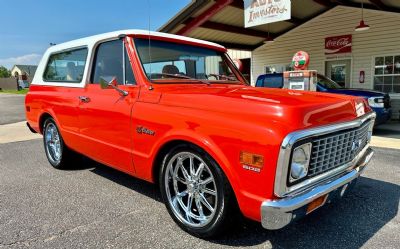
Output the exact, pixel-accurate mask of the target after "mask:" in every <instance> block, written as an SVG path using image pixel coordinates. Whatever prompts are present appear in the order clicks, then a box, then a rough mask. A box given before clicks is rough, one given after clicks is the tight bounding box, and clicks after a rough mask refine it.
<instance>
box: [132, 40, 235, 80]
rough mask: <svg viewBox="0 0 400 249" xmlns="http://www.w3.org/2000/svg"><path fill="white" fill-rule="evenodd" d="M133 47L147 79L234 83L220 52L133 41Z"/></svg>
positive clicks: (232, 75) (159, 42)
mask: <svg viewBox="0 0 400 249" xmlns="http://www.w3.org/2000/svg"><path fill="white" fill-rule="evenodd" d="M135 45H136V49H137V51H138V54H139V57H140V60H141V62H142V65H143V68H144V71H145V73H146V75H147V77H148V78H149V79H152V80H160V81H159V82H161V80H163V79H171V78H173V79H174V80H176V81H177V82H178V81H184V82H188V81H187V80H185V79H186V78H188V79H190V78H191V79H202V80H211V81H220V82H222V81H237V78H236V76H235V74H234V73H233V72H232V70H231V68H230V67H229V65H230V64H229V62H228V59H227V58H226V56H225V54H224V53H223V52H219V51H215V50H212V49H207V48H202V47H198V46H191V45H186V44H179V43H173V42H166V41H158V40H151V42H150V43H149V40H147V39H135ZM149 48H151V49H149Z"/></svg>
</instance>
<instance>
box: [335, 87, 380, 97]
mask: <svg viewBox="0 0 400 249" xmlns="http://www.w3.org/2000/svg"><path fill="white" fill-rule="evenodd" d="M327 91H328V92H330V93H338V94H347V95H352V96H359V97H364V98H369V97H383V96H385V95H386V93H383V92H379V91H374V90H366V89H357V88H345V89H328V90H327Z"/></svg>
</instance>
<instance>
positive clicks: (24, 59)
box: [0, 54, 42, 69]
mask: <svg viewBox="0 0 400 249" xmlns="http://www.w3.org/2000/svg"><path fill="white" fill-rule="evenodd" d="M40 58H42V56H41V55H40V54H26V55H22V56H18V57H10V58H6V59H0V66H5V67H6V68H8V69H11V68H12V67H13V66H14V65H15V64H25V65H37V64H38V63H39V61H40Z"/></svg>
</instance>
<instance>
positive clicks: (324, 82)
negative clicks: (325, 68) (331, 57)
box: [318, 74, 343, 89]
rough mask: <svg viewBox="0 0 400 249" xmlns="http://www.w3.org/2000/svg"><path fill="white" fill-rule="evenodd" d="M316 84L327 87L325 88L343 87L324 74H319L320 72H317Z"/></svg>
mask: <svg viewBox="0 0 400 249" xmlns="http://www.w3.org/2000/svg"><path fill="white" fill-rule="evenodd" d="M318 84H320V85H321V86H323V87H324V88H327V89H340V88H343V87H341V86H340V85H339V84H338V83H336V82H335V81H333V80H331V79H329V78H328V77H326V76H323V75H320V74H318Z"/></svg>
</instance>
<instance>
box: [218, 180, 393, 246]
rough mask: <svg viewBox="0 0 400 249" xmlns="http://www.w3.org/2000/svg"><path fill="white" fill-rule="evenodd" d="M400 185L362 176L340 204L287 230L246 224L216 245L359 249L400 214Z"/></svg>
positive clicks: (321, 210)
mask: <svg viewBox="0 0 400 249" xmlns="http://www.w3.org/2000/svg"><path fill="white" fill-rule="evenodd" d="M399 199H400V186H399V185H396V184H392V183H388V182H384V181H379V180H374V179H371V178H365V177H361V178H360V179H359V180H358V182H357V184H356V186H355V188H354V189H353V190H352V191H350V192H349V194H348V195H347V196H345V197H344V198H343V199H342V200H341V201H338V202H336V203H333V204H329V205H327V206H325V207H323V208H321V209H320V210H317V211H315V212H314V213H312V214H310V215H309V216H307V217H305V218H304V219H302V220H299V221H298V222H295V223H293V224H291V225H289V226H288V227H286V228H284V229H281V230H277V231H267V230H264V229H263V228H262V227H261V225H260V224H259V223H255V222H245V224H244V225H243V226H242V227H241V228H239V229H236V231H234V233H230V234H228V235H226V236H225V237H223V238H220V239H218V240H212V242H213V243H217V244H221V245H229V246H253V245H259V244H263V243H267V244H270V246H271V247H272V248H307V249H309V248H360V247H361V246H362V245H363V244H364V243H366V242H367V241H368V240H369V239H370V238H371V237H372V236H374V235H375V234H376V233H377V232H378V231H379V230H380V229H381V228H382V227H383V226H384V225H385V224H386V223H388V222H389V221H390V220H391V219H393V218H394V217H395V216H396V215H397V212H398V207H399Z"/></svg>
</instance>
